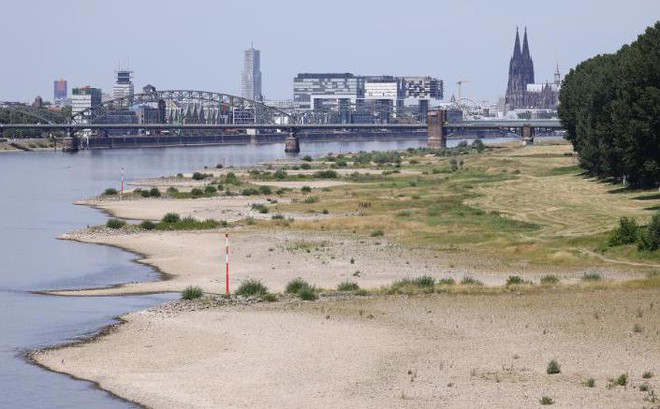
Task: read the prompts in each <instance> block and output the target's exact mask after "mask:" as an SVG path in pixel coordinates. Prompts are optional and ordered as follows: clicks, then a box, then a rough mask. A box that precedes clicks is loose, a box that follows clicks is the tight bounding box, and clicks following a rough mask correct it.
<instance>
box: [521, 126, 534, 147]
mask: <svg viewBox="0 0 660 409" xmlns="http://www.w3.org/2000/svg"><path fill="white" fill-rule="evenodd" d="M522 144H523V146H529V145H534V128H533V127H532V126H531V125H529V124H525V125H523V127H522Z"/></svg>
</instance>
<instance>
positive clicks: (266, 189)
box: [259, 185, 273, 195]
mask: <svg viewBox="0 0 660 409" xmlns="http://www.w3.org/2000/svg"><path fill="white" fill-rule="evenodd" d="M259 193H261V194H262V195H270V194H272V193H273V189H271V188H270V186H265V185H264V186H259Z"/></svg>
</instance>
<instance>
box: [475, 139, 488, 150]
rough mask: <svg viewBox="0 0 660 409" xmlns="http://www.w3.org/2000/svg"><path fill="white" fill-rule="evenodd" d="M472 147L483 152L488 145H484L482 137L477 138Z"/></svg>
mask: <svg viewBox="0 0 660 409" xmlns="http://www.w3.org/2000/svg"><path fill="white" fill-rule="evenodd" d="M472 149H476V151H477V152H479V153H481V152H483V151H484V149H486V145H484V143H483V142H482V141H481V139H475V140H474V141H473V142H472Z"/></svg>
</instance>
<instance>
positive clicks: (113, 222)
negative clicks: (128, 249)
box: [105, 219, 126, 229]
mask: <svg viewBox="0 0 660 409" xmlns="http://www.w3.org/2000/svg"><path fill="white" fill-rule="evenodd" d="M124 226H126V222H125V221H124V220H119V219H110V220H108V221H107V222H106V223H105V227H107V228H110V229H121V228H122V227H124Z"/></svg>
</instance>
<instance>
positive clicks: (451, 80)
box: [0, 0, 660, 102]
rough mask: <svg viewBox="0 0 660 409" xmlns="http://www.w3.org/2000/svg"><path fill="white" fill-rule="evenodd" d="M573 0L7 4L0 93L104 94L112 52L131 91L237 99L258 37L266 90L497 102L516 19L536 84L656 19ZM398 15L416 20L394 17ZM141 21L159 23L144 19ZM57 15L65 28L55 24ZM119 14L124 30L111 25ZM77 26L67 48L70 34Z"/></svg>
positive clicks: (13, 97) (633, 4)
mask: <svg viewBox="0 0 660 409" xmlns="http://www.w3.org/2000/svg"><path fill="white" fill-rule="evenodd" d="M575 3H576V2H568V1H567V0H558V1H556V2H553V3H551V4H548V5H544V6H543V7H540V6H530V5H529V4H528V2H523V1H518V0H516V1H503V2H498V3H497V4H490V3H489V4H479V3H478V2H476V1H467V2H460V4H457V3H447V4H442V3H440V2H438V3H435V2H430V1H417V2H412V3H409V4H406V7H405V8H403V9H402V8H401V7H399V6H397V7H394V6H393V5H392V6H390V5H388V4H382V3H381V4H380V6H379V7H372V6H368V5H360V4H354V3H351V2H348V1H345V0H339V1H337V2H335V3H333V5H332V7H330V6H326V7H324V11H323V13H321V14H318V13H311V14H310V13H309V8H310V6H309V5H308V3H304V2H302V1H292V0H286V1H281V2H279V3H278V4H277V5H273V4H271V3H266V2H263V3H261V4H260V3H259V2H257V4H256V5H255V7H253V8H251V9H250V13H251V15H250V18H251V21H250V24H249V26H244V24H245V20H244V19H243V18H242V15H243V14H244V13H245V12H246V10H245V9H244V7H241V6H240V5H237V4H231V3H230V4H222V5H219V4H217V3H216V2H212V1H207V0H194V1H191V2H189V3H186V7H182V5H181V4H180V3H178V2H174V1H172V0H165V1H155V0H144V1H141V2H129V1H127V0H118V1H115V2H112V3H110V2H102V1H99V0H91V1H89V0H72V1H70V2H67V3H66V6H65V5H64V4H62V3H59V4H54V3H51V2H47V1H45V0H31V1H26V2H11V3H9V4H8V5H7V7H6V9H5V11H4V14H5V17H6V19H5V23H4V24H3V25H2V26H1V27H0V35H2V37H3V38H5V39H12V38H18V37H20V38H22V40H21V41H6V42H5V43H6V46H5V53H6V55H9V56H12V57H13V58H12V59H11V60H10V61H11V62H9V63H6V64H4V65H3V67H2V68H0V70H1V72H2V74H3V75H2V76H1V77H0V78H2V80H0V100H10V101H31V100H33V99H34V97H35V96H37V95H40V96H42V97H43V98H44V99H45V100H50V99H51V98H52V86H53V81H54V80H56V79H58V78H64V79H66V80H67V81H68V84H69V86H70V87H81V86H84V85H91V86H93V87H98V88H102V89H103V90H104V92H106V93H109V92H110V90H111V89H112V84H113V82H114V76H113V71H114V67H116V65H117V61H121V62H122V63H127V62H128V61H130V63H131V69H132V70H134V71H135V78H134V82H135V84H136V87H138V88H141V87H142V86H144V85H146V84H147V83H149V84H153V85H154V86H156V87H157V88H158V89H203V90H209V91H218V92H225V93H229V94H233V95H241V82H240V78H241V72H242V70H243V58H242V57H243V52H244V50H245V49H246V48H247V46H248V45H249V44H250V40H253V41H254V43H255V44H257V45H258V48H259V50H260V51H261V57H262V58H261V64H262V67H261V71H262V72H263V73H264V78H265V80H264V83H263V84H262V93H263V95H264V98H266V99H292V97H293V95H292V92H291V85H292V81H293V78H294V77H295V76H296V74H298V73H301V72H359V73H362V74H365V75H382V74H386V75H420V76H425V75H430V76H433V77H437V78H440V79H442V80H444V81H445V97H446V98H447V99H448V98H450V97H451V96H452V94H457V93H458V91H457V85H456V82H458V81H466V83H465V84H464V85H463V87H462V94H463V96H467V97H470V98H474V99H477V100H489V101H490V102H496V101H497V98H498V97H501V96H503V95H504V93H505V91H506V86H507V81H506V80H507V68H508V62H509V59H510V58H511V38H512V36H513V35H514V34H515V29H516V27H520V28H521V29H522V28H523V27H525V26H526V27H527V28H528V33H529V41H530V47H531V48H532V54H533V58H534V62H535V68H536V77H537V78H536V81H537V82H539V83H542V82H545V81H550V82H552V80H553V74H554V71H555V68H556V65H557V63H558V64H559V68H560V70H561V72H562V74H565V73H566V72H568V70H569V69H570V68H573V67H574V66H575V65H576V64H577V63H579V62H580V61H582V60H584V59H587V58H590V57H592V56H594V55H597V54H602V53H612V52H615V51H616V50H618V49H619V48H620V47H621V46H622V45H624V44H627V43H630V42H632V41H634V40H635V39H636V38H637V36H638V35H639V34H641V33H643V32H644V30H645V29H646V27H648V26H649V25H651V24H653V23H654V22H655V20H656V17H654V16H658V15H660V4H659V3H657V2H654V1H651V0H631V1H629V2H626V3H620V2H615V1H603V2H598V3H597V6H598V7H599V8H598V10H595V8H594V5H593V4H575ZM585 3H587V2H585ZM589 3H590V2H589ZM348 9H350V10H351V13H346V12H345V11H346V10H348ZM34 10H38V12H36V13H35V12H34ZM199 10H205V12H204V13H200V12H199ZM404 11H405V12H407V13H413V14H414V15H416V16H417V17H416V18H415V19H402V17H401V15H402V12H404ZM120 15H121V18H119V17H120ZM320 15H323V18H319V17H318V16H320ZM114 17H117V18H114ZM146 18H149V19H150V21H157V22H158V24H155V25H146V24H144V21H145V19H146ZM54 20H57V21H65V22H66V23H68V24H63V25H60V26H58V27H57V30H56V31H55V32H53V33H50V32H49V31H50V30H53V29H52V28H51V21H54ZM413 20H414V21H413ZM113 21H122V27H130V28H131V30H120V32H124V31H126V32H128V31H130V32H131V34H127V35H126V36H125V37H124V36H121V35H117V31H116V30H112V22H113ZM338 22H341V24H338ZM373 22H380V23H373ZM389 23H396V24H389ZM34 27H39V28H40V30H34ZM79 32H87V33H90V34H89V35H88V36H82V37H81V36H79V35H78V36H76V33H79ZM74 36H76V38H77V42H76V45H75V47H74V46H72V45H71V42H70V41H68V40H67V39H70V38H73V37H74ZM25 43H28V44H30V43H32V44H39V47H24V46H23V45H22V44H25ZM99 44H102V45H103V46H102V47H100V46H99ZM28 49H29V52H28V51H27V50H28ZM467 81H469V82H467Z"/></svg>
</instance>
